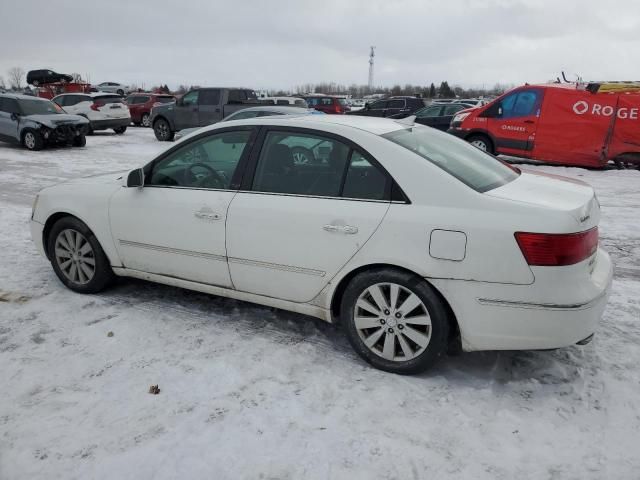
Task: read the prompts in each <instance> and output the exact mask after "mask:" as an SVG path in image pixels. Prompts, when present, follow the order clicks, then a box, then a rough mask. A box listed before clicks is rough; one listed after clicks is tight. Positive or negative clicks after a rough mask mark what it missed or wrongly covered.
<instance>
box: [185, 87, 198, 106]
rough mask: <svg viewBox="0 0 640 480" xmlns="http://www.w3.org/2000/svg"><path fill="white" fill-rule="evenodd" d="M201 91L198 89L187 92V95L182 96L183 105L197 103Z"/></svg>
mask: <svg viewBox="0 0 640 480" xmlns="http://www.w3.org/2000/svg"><path fill="white" fill-rule="evenodd" d="M199 93H200V92H199V91H198V90H192V91H191V92H189V93H187V94H185V96H184V97H182V105H184V106H185V107H186V106H190V105H197V104H198V94H199Z"/></svg>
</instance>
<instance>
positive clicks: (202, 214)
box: [193, 212, 220, 220]
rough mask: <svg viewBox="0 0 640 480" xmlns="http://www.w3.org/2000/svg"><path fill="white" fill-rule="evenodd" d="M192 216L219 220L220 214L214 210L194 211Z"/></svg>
mask: <svg viewBox="0 0 640 480" xmlns="http://www.w3.org/2000/svg"><path fill="white" fill-rule="evenodd" d="M193 216H194V217H196V218H199V219H201V220H220V214H219V213H214V212H194V214H193Z"/></svg>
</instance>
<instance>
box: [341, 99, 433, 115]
mask: <svg viewBox="0 0 640 480" xmlns="http://www.w3.org/2000/svg"><path fill="white" fill-rule="evenodd" d="M424 107H425V103H424V100H423V99H422V98H416V97H389V98H383V99H381V100H376V101H375V102H371V103H367V104H366V105H365V106H364V108H363V109H362V110H356V111H355V112H349V114H350V115H363V116H365V117H390V116H391V115H397V114H399V113H400V114H406V115H411V114H413V112H415V111H417V110H420V109H421V108H424Z"/></svg>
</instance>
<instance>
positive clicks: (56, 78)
mask: <svg viewBox="0 0 640 480" xmlns="http://www.w3.org/2000/svg"><path fill="white" fill-rule="evenodd" d="M72 81H73V77H72V76H71V75H67V74H64V73H56V72H54V71H53V70H30V71H29V72H27V83H28V84H29V85H33V86H35V87H37V86H38V85H42V84H46V83H57V82H72Z"/></svg>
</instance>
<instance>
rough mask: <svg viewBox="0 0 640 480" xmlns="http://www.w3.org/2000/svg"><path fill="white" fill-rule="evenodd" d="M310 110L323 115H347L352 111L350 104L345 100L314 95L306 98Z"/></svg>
mask: <svg viewBox="0 0 640 480" xmlns="http://www.w3.org/2000/svg"><path fill="white" fill-rule="evenodd" d="M304 100H305V101H306V102H307V105H309V108H313V109H315V110H319V111H321V112H323V113H336V114H341V113H347V112H350V111H351V107H350V106H349V102H347V100H346V99H345V98H341V97H334V96H331V95H313V96H308V97H304Z"/></svg>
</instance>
